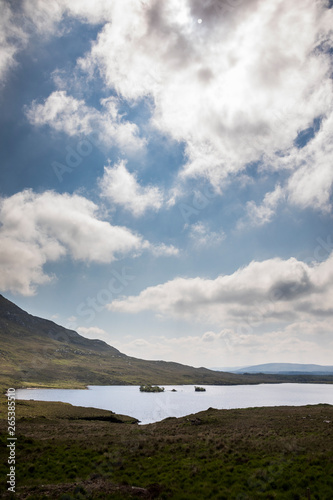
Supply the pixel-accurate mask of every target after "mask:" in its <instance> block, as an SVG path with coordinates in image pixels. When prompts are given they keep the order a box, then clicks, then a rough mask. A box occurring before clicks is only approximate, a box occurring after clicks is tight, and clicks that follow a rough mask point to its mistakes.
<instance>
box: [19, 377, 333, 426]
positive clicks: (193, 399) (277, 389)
mask: <svg viewBox="0 0 333 500" xmlns="http://www.w3.org/2000/svg"><path fill="white" fill-rule="evenodd" d="M164 387H165V392H162V393H145V392H140V391H139V386H89V387H88V389H89V390H77V389H73V390H72V389H18V390H17V391H16V397H17V399H35V400H39V401H62V402H64V403H71V404H72V405H76V406H86V407H92V408H100V409H103V410H112V411H113V412H115V413H120V414H123V415H130V416H132V417H135V418H137V419H138V420H140V422H141V423H142V424H149V423H152V422H158V421H159V420H163V419H164V418H166V417H183V416H185V415H189V414H191V413H196V412H198V411H202V410H207V408H209V407H212V408H218V409H230V408H250V407H255V406H284V405H288V406H302V405H307V404H318V403H328V404H333V386H332V385H329V384H274V385H273V384H260V385H237V386H211V385H206V386H202V387H205V388H206V392H195V391H194V386H193V385H178V386H177V385H172V386H164ZM171 389H176V390H177V392H171Z"/></svg>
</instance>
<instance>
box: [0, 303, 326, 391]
mask: <svg viewBox="0 0 333 500" xmlns="http://www.w3.org/2000/svg"><path fill="white" fill-rule="evenodd" d="M0 346H1V347H0V361H1V373H0V389H1V390H4V389H6V388H8V387H32V386H33V387H63V388H66V387H67V388H83V387H86V386H87V385H127V384H133V385H140V384H158V385H163V384H198V385H199V384H200V385H204V384H212V385H237V384H258V383H264V382H266V383H277V382H285V381H288V382H319V381H323V382H329V383H332V382H333V376H332V377H329V376H327V377H326V378H325V377H322V378H321V379H320V380H319V378H318V377H317V378H314V377H309V376H307V377H305V376H302V375H300V376H297V377H296V378H295V376H293V377H292V378H290V377H289V376H282V375H279V376H278V375H255V374H249V375H242V374H235V373H224V372H218V371H213V370H208V369H207V368H193V367H192V366H186V365H182V364H180V363H173V362H167V361H147V360H143V359H137V358H133V357H130V356H126V355H125V354H123V353H121V352H120V351H118V350H117V349H115V348H114V347H112V346H110V345H108V344H106V343H105V342H103V341H101V340H90V339H86V338H85V337H82V336H81V335H79V334H78V333H77V332H75V331H73V330H68V329H66V328H64V327H62V326H59V325H57V324H56V323H54V322H53V321H49V320H46V319H42V318H38V317H36V316H32V315H31V314H28V313H27V312H25V311H23V310H22V309H20V308H19V307H18V306H16V305H15V304H13V303H12V302H10V301H9V300H7V299H6V298H5V297H3V296H2V295H0Z"/></svg>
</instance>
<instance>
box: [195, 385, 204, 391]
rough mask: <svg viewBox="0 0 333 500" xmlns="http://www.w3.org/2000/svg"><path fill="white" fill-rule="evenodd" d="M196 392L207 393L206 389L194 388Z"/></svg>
mask: <svg viewBox="0 0 333 500" xmlns="http://www.w3.org/2000/svg"><path fill="white" fill-rule="evenodd" d="M194 390H195V392H205V390H206V389H205V388H204V387H197V386H194Z"/></svg>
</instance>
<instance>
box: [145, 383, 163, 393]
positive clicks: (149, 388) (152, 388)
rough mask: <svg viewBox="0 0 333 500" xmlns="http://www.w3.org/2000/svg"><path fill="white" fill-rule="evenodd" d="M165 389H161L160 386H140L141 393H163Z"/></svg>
mask: <svg viewBox="0 0 333 500" xmlns="http://www.w3.org/2000/svg"><path fill="white" fill-rule="evenodd" d="M163 391H164V387H159V386H158V385H150V384H147V385H140V392H163Z"/></svg>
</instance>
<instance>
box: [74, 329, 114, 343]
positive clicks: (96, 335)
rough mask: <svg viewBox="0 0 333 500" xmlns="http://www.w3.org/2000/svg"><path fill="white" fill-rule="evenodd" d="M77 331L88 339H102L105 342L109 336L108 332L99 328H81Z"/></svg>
mask: <svg viewBox="0 0 333 500" xmlns="http://www.w3.org/2000/svg"><path fill="white" fill-rule="evenodd" d="M76 331H77V332H78V333H79V334H80V335H83V336H84V337H86V338H87V339H100V338H101V339H102V340H105V337H107V336H108V334H107V332H106V331H105V330H103V329H102V328H99V327H98V326H89V327H85V326H79V327H78V328H77V329H76Z"/></svg>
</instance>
